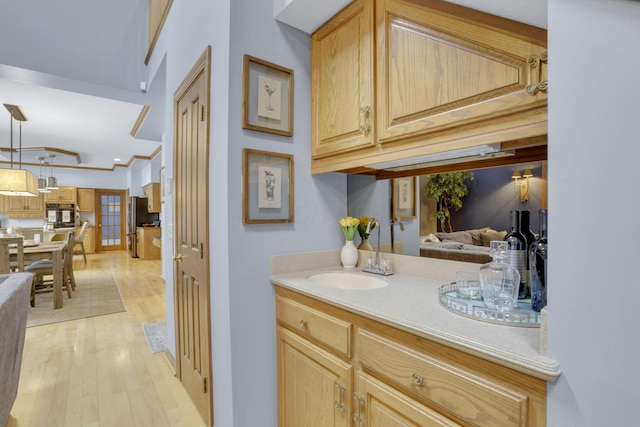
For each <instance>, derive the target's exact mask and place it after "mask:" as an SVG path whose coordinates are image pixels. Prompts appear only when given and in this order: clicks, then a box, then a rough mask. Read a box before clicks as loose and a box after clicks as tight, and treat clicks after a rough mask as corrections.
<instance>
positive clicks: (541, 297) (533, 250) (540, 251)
mask: <svg viewBox="0 0 640 427" xmlns="http://www.w3.org/2000/svg"><path fill="white" fill-rule="evenodd" d="M539 215H540V236H539V237H538V240H536V241H535V242H533V244H532V245H531V247H530V248H529V265H530V270H529V283H530V284H531V308H532V309H533V311H540V310H542V308H543V307H544V306H545V305H547V210H546V209H542V210H541V211H540V214H539Z"/></svg>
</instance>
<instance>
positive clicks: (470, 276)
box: [456, 271, 480, 300]
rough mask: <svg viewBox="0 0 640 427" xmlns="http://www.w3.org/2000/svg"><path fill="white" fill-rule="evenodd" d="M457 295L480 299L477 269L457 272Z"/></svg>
mask: <svg viewBox="0 0 640 427" xmlns="http://www.w3.org/2000/svg"><path fill="white" fill-rule="evenodd" d="M456 296H457V297H458V298H464V299H470V300H477V299H480V279H479V278H478V272H477V271H458V272H457V273H456Z"/></svg>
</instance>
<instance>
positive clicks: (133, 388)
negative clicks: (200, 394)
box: [7, 251, 204, 427]
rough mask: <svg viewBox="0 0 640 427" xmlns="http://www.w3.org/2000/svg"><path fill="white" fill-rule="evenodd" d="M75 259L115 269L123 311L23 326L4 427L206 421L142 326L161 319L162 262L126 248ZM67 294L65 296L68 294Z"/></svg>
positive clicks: (191, 425)
mask: <svg viewBox="0 0 640 427" xmlns="http://www.w3.org/2000/svg"><path fill="white" fill-rule="evenodd" d="M87 261H88V263H87V265H85V264H84V262H83V261H82V257H81V256H76V257H75V258H74V269H76V270H77V271H79V270H85V271H87V270H88V271H95V272H112V273H113V275H114V277H115V280H116V283H117V285H118V288H119V289H120V293H121V295H122V299H123V301H124V304H125V307H126V309H127V311H125V312H122V313H116V314H109V315H105V316H97V317H91V318H85V319H79V320H72V321H67V322H61V323H53V324H49V325H43V326H36V327H31V328H27V332H26V339H25V348H24V356H23V362H22V371H21V374H20V386H19V390H18V398H17V399H16V401H15V404H14V405H13V409H12V411H11V416H10V417H9V421H8V423H7V427H41V426H46V427H57V426H73V427H75V426H100V427H105V426H119V427H120V426H154V427H155V426H185V427H186V426H188V427H198V426H203V425H204V424H203V422H202V419H201V418H200V415H199V414H198V412H197V410H196V408H195V406H194V405H193V403H192V402H191V400H190V399H189V397H188V396H187V393H186V392H185V391H184V389H183V387H182V385H181V384H180V382H179V381H178V380H177V379H176V378H175V376H174V373H173V370H172V368H171V366H170V364H169V362H168V361H167V359H166V358H165V356H164V354H163V353H158V354H155V355H154V354H152V353H151V351H150V349H149V346H148V344H147V341H146V338H145V336H144V333H143V331H142V325H143V324H148V323H157V322H161V321H164V320H165V297H164V296H165V294H164V281H163V280H162V277H161V276H160V270H161V262H160V260H157V261H156V260H153V261H150V260H144V261H143V260H140V259H138V258H131V257H130V256H129V254H128V253H127V252H126V251H116V252H103V253H100V254H91V255H87ZM65 299H66V295H65Z"/></svg>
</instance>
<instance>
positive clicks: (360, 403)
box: [353, 393, 366, 427]
mask: <svg viewBox="0 0 640 427" xmlns="http://www.w3.org/2000/svg"><path fill="white" fill-rule="evenodd" d="M353 399H354V400H355V401H356V408H355V409H356V413H355V414H353V421H354V422H355V423H356V425H358V426H360V427H364V426H365V425H366V421H365V420H366V418H365V417H364V399H363V398H361V397H360V396H358V393H353Z"/></svg>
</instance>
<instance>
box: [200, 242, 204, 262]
mask: <svg viewBox="0 0 640 427" xmlns="http://www.w3.org/2000/svg"><path fill="white" fill-rule="evenodd" d="M200 259H204V243H200Z"/></svg>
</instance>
